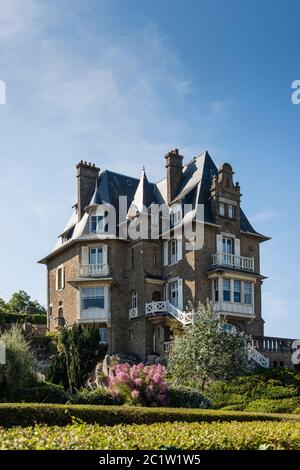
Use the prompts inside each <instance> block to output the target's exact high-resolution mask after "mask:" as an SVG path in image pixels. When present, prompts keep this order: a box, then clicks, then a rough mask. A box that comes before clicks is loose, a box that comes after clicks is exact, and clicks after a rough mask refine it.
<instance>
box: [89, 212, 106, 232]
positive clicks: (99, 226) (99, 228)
mask: <svg viewBox="0 0 300 470" xmlns="http://www.w3.org/2000/svg"><path fill="white" fill-rule="evenodd" d="M90 231H91V232H93V233H103V232H104V215H92V216H91V219H90Z"/></svg>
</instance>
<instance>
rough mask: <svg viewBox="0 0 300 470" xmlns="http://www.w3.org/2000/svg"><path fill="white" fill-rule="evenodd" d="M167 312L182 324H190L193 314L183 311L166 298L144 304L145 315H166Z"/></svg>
mask: <svg viewBox="0 0 300 470" xmlns="http://www.w3.org/2000/svg"><path fill="white" fill-rule="evenodd" d="M166 314H169V315H171V316H172V317H173V318H175V319H176V320H178V321H179V322H180V323H181V324H182V325H183V326H188V325H191V324H192V322H193V314H192V313H190V312H183V311H182V310H180V309H179V308H177V307H175V305H173V304H171V302H169V301H168V300H161V301H159V302H150V303H148V304H146V315H147V316H156V315H166Z"/></svg>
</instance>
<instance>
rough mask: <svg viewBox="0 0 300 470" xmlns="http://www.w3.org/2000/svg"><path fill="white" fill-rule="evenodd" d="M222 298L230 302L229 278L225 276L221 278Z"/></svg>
mask: <svg viewBox="0 0 300 470" xmlns="http://www.w3.org/2000/svg"><path fill="white" fill-rule="evenodd" d="M223 300H224V302H230V300H231V295H230V279H227V278H224V279H223Z"/></svg>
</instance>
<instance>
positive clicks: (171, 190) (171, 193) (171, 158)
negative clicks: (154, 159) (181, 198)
mask: <svg viewBox="0 0 300 470" xmlns="http://www.w3.org/2000/svg"><path fill="white" fill-rule="evenodd" d="M165 159H166V169H167V199H168V204H170V203H171V201H172V200H173V199H174V197H175V196H176V193H177V190H178V188H179V185H180V183H181V177H182V168H183V167H182V159H183V156H182V155H179V151H178V149H174V150H171V152H169V153H167V155H165Z"/></svg>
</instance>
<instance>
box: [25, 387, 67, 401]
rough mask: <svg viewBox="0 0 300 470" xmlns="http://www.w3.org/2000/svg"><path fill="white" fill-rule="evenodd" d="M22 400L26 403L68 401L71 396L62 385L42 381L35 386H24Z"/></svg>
mask: <svg viewBox="0 0 300 470" xmlns="http://www.w3.org/2000/svg"><path fill="white" fill-rule="evenodd" d="M20 400H21V401H23V402H25V403H67V401H68V400H69V396H68V394H67V393H66V392H65V390H64V388H63V387H61V386H60V385H55V384H51V383H49V382H40V383H37V384H36V385H35V386H34V387H31V388H23V389H22V391H21V393H20Z"/></svg>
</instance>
